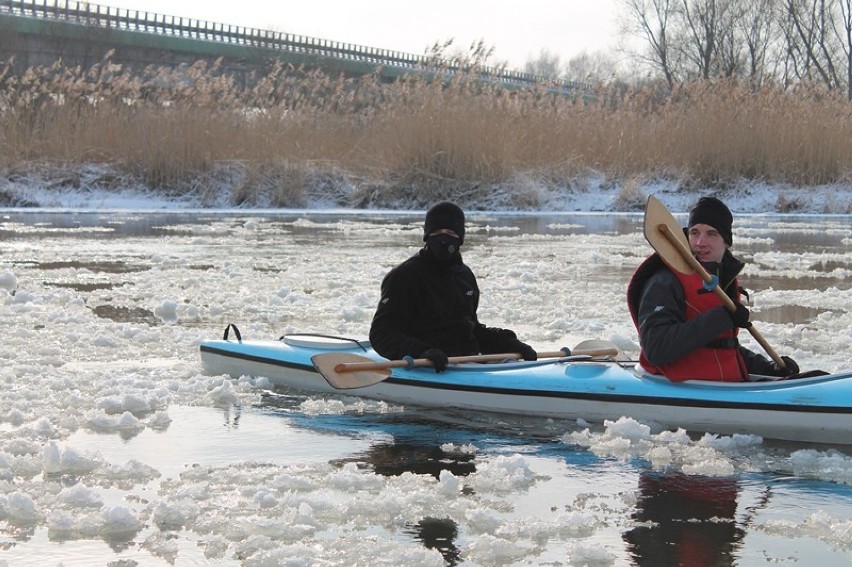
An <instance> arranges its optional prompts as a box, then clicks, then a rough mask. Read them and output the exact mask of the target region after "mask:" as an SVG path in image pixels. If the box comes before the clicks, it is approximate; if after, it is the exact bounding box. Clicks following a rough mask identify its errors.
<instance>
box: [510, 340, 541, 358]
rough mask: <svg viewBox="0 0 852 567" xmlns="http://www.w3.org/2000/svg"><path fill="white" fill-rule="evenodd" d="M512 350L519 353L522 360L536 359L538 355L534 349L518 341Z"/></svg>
mask: <svg viewBox="0 0 852 567" xmlns="http://www.w3.org/2000/svg"><path fill="white" fill-rule="evenodd" d="M512 350H513V351H517V352H519V353H521V358H523V359H524V360H537V359H538V354H536V352H535V349H534V348H533V347H531V346H530V345H528V344H526V343H522V342H521V341H518V342H517V344H516V345H515V346H514V348H512Z"/></svg>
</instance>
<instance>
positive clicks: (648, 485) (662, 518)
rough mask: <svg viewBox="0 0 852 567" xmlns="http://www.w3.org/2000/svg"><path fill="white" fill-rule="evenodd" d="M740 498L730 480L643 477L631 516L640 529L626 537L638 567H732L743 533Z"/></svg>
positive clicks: (717, 478)
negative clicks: (723, 566)
mask: <svg viewBox="0 0 852 567" xmlns="http://www.w3.org/2000/svg"><path fill="white" fill-rule="evenodd" d="M737 492H738V484H737V481H736V479H734V478H730V477H705V476H700V475H686V474H682V473H671V474H657V473H653V472H648V471H643V472H642V473H641V474H640V476H639V498H638V501H637V502H636V512H635V514H634V516H633V519H634V520H636V522H638V523H639V524H640V525H638V526H637V527H635V528H633V529H631V530H629V531H628V532H626V533H625V534H624V540H625V541H626V542H627V543H628V549H629V551H630V553H631V555H632V556H633V558H634V560H635V561H636V565H648V566H653V567H669V566H672V567H675V566H689V567H713V566H716V565H733V564H734V562H735V561H734V559H735V553H736V551H737V549H738V548H739V547H740V545H741V544H742V539H743V536H744V533H745V532H744V531H743V530H742V529H741V528H740V527H739V526H738V525H737V523H736V512H737Z"/></svg>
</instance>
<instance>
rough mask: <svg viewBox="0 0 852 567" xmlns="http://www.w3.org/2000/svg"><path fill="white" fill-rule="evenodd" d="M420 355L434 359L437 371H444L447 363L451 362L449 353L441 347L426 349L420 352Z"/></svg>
mask: <svg viewBox="0 0 852 567" xmlns="http://www.w3.org/2000/svg"><path fill="white" fill-rule="evenodd" d="M420 356H421V357H422V358H428V359H429V360H431V361H432V366H434V367H435V372H443V371H444V370H446V369H447V364H449V362H450V361H449V359H448V358H447V355H446V354H444V351H442V350H441V349H439V348H430V349H426V350H424V351H423V352H422V353H421V354H420Z"/></svg>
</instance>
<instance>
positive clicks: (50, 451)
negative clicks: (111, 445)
mask: <svg viewBox="0 0 852 567" xmlns="http://www.w3.org/2000/svg"><path fill="white" fill-rule="evenodd" d="M102 464H103V459H102V458H101V456H100V455H97V454H95V455H84V454H83V453H81V452H80V451H77V450H76V449H73V448H71V447H65V448H62V447H60V446H59V443H58V442H57V441H50V442H49V443H48V444H47V445H45V446H44V451H43V453H42V468H43V469H44V472H46V473H88V472H92V471H93V470H95V469H97V468H98V467H100V466H101V465H102Z"/></svg>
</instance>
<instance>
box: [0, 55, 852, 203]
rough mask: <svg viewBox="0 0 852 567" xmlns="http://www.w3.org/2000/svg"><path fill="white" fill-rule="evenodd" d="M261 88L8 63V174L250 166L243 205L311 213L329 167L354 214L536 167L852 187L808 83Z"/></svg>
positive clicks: (2, 91) (844, 108)
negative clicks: (31, 165)
mask: <svg viewBox="0 0 852 567" xmlns="http://www.w3.org/2000/svg"><path fill="white" fill-rule="evenodd" d="M248 83H249V84H251V85H252V86H250V87H241V86H239V85H238V84H237V83H236V82H235V80H234V79H233V78H231V77H230V76H229V75H228V74H227V73H226V72H225V71H224V70H223V69H221V68H220V66H219V65H218V64H213V65H208V64H206V63H204V62H201V61H199V62H198V63H196V64H195V65H192V66H186V67H181V68H178V69H167V68H147V69H145V70H144V71H142V72H131V71H130V70H128V69H124V68H121V67H119V66H116V65H112V64H110V63H109V61H108V57H107V58H105V60H104V61H103V62H102V63H100V64H98V65H95V66H93V67H92V68H90V69H80V68H66V67H62V66H61V65H60V64H58V63H57V64H56V65H54V66H52V67H39V68H33V69H29V70H28V71H27V72H25V73H24V74H22V75H12V74H11V73H10V72H9V68H8V65H7V68H6V69H0V165H2V166H4V167H20V166H21V164H25V163H28V162H34V161H37V162H48V163H61V164H66V165H68V164H84V163H93V162H94V163H110V164H114V165H116V166H118V167H120V168H124V169H125V170H126V171H128V172H130V173H132V174H134V175H135V176H137V177H138V178H139V179H141V180H142V181H143V182H144V183H145V184H147V185H149V186H151V187H157V188H160V189H162V190H165V191H170V192H173V193H183V192H186V191H189V190H196V189H197V187H196V186H197V183H198V179H202V178H204V176H205V175H208V174H209V173H210V171H211V170H212V169H213V168H215V167H217V166H221V165H222V164H240V167H242V168H243V169H244V171H245V173H244V175H242V176H241V181H240V182H239V183H236V184H235V186H234V191H233V195H232V201H233V202H234V203H235V204H238V203H250V202H253V201H257V199H259V195H260V194H261V193H262V194H264V195H266V196H267V197H268V198H270V199H271V202H273V204H275V205H278V206H299V205H300V204H304V202H305V193H304V192H305V190H306V189H305V187H304V184H306V183H308V182H309V181H310V179H309V177H310V176H314V177H316V176H317V175H322V174H329V172H345V173H342V174H340V175H341V176H343V177H348V178H349V179H350V180H352V183H354V184H355V185H357V186H358V191H356V192H355V193H354V194H353V195H354V196H350V199H354V202H348V203H340V204H341V205H350V206H366V205H370V204H372V205H382V204H385V205H388V204H398V203H399V202H401V201H403V200H404V201H405V202H408V203H410V204H411V206H418V205H423V204H427V203H429V202H431V201H433V200H434V199H435V198H442V197H454V198H458V197H459V196H460V195H463V196H465V197H466V198H467V199H468V200H475V199H476V198H477V197H478V196H481V195H483V194H486V193H487V192H488V191H489V190H490V188H491V187H493V186H494V185H496V184H501V183H506V182H509V181H510V180H511V179H513V177H515V176H517V175H518V174H522V173H523V174H528V173H532V174H533V175H537V176H539V177H541V178H545V179H547V180H548V183H551V184H553V185H556V186H564V185H567V184H570V182H571V180H572V179H573V178H576V177H577V176H580V175H582V174H583V173H584V172H586V171H588V170H590V169H594V170H597V171H600V172H603V173H605V174H606V175H608V176H609V177H611V178H614V179H622V180H636V179H642V178H648V177H651V176H662V177H671V178H676V179H679V180H682V181H683V183H684V184H685V185H687V186H688V185H695V184H702V185H708V184H709V185H712V186H719V185H724V184H726V183H729V182H731V181H733V180H736V179H740V178H747V179H762V180H766V181H770V182H785V183H793V184H800V185H816V184H824V183H835V182H841V181H844V180H845V181H847V182H848V180H849V178H850V174H851V173H850V172H852V105H850V103H849V102H847V101H846V100H844V99H842V98H841V97H839V96H835V94H834V93H830V92H825V91H822V90H820V89H817V88H807V87H804V86H800V87H799V88H797V89H792V90H784V89H781V88H778V87H775V86H771V85H768V86H763V87H760V88H751V87H749V86H748V85H743V84H738V83H736V82H733V81H723V82H696V83H691V84H687V85H683V86H681V87H680V88H678V89H677V90H675V91H674V92H661V91H660V90H659V89H654V88H646V89H643V90H633V91H617V90H614V89H613V90H610V91H601V92H599V93H596V96H595V97H594V98H593V99H592V100H591V101H585V102H584V101H583V100H580V99H575V98H570V97H565V96H562V95H559V94H554V93H552V92H549V91H548V90H547V88H546V86H544V85H542V86H539V87H537V88H531V89H519V90H511V89H506V88H502V87H500V86H496V85H489V84H483V83H481V82H479V81H477V80H476V79H475V78H474V75H473V74H471V75H460V76H456V77H455V78H453V80H451V81H449V82H446V83H441V82H439V81H428V80H426V79H425V78H424V77H423V76H410V77H408V78H406V79H404V80H400V81H397V82H396V83H393V84H382V83H381V82H380V81H379V80H378V77H367V78H362V79H361V80H357V81H356V80H353V79H344V78H332V77H328V76H326V75H323V74H322V73H318V72H313V73H305V72H303V71H301V70H298V69H292V68H285V67H282V66H276V67H274V68H272V69H271V71H270V72H269V73H267V74H266V75H265V76H262V77H256V78H255V79H254V80H252V81H249V82H248ZM631 183H634V181H631ZM320 185H322V187H324V189H323V190H325V191H332V192H333V190H334V189H333V184H331V183H326V184H324V185H323V184H320ZM333 197H334V198H337V196H333ZM629 197H630V198H628V199H627V201H633V200H634V199H633V197H634V196H632V195H630V196H629ZM340 198H345V197H343V196H342V195H341V196H340ZM519 199H520V200H521V201H523V198H522V197H521V198H519ZM533 204H534V203H533Z"/></svg>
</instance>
